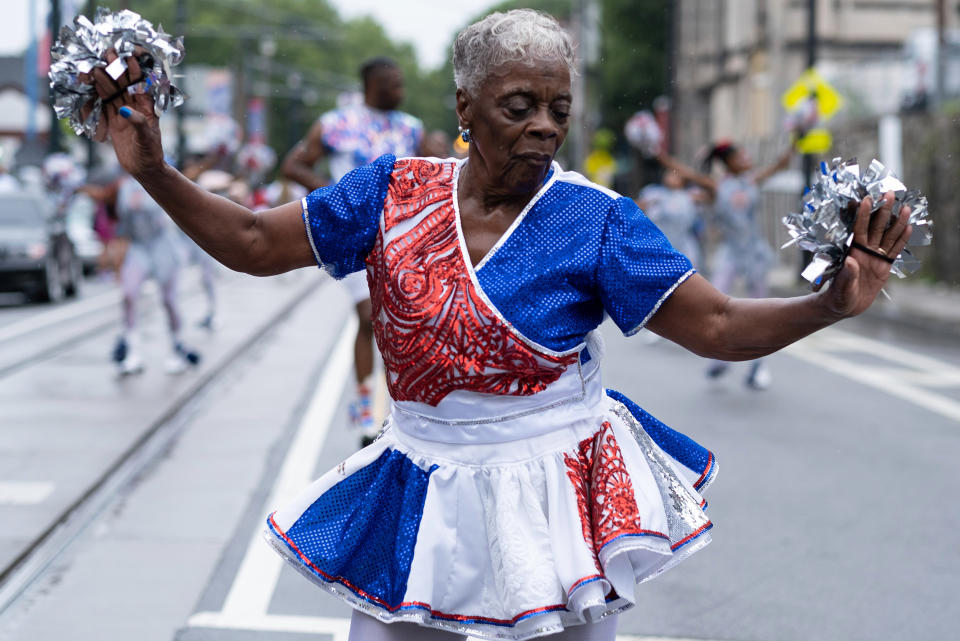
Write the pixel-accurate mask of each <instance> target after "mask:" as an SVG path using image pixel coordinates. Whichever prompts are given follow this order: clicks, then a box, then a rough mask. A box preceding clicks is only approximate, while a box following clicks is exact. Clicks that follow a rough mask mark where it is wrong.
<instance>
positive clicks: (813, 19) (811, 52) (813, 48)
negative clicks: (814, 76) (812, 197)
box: [803, 0, 817, 185]
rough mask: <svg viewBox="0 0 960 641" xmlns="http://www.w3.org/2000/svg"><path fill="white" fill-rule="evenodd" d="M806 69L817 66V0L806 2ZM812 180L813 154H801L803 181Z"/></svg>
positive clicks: (807, 182)
mask: <svg viewBox="0 0 960 641" xmlns="http://www.w3.org/2000/svg"><path fill="white" fill-rule="evenodd" d="M807 7H808V9H807V69H813V68H814V66H816V64H817V0H807ZM812 180H813V154H803V181H804V184H805V185H809V184H810V183H811V181H812Z"/></svg>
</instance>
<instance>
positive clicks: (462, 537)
mask: <svg viewBox="0 0 960 641" xmlns="http://www.w3.org/2000/svg"><path fill="white" fill-rule="evenodd" d="M388 450H393V451H395V452H398V453H402V454H403V455H404V456H405V457H406V458H407V459H408V460H409V461H410V462H412V464H413V465H416V467H417V468H419V469H420V470H424V471H427V470H429V471H430V476H429V483H428V485H427V490H426V496H425V499H424V502H423V509H422V512H421V516H420V519H421V520H420V523H419V529H418V531H417V533H416V541H415V545H414V547H413V552H412V562H411V564H410V569H409V573H408V575H407V577H405V581H404V584H405V589H404V591H403V598H402V600H400V601H399V602H395V603H387V602H385V601H384V600H383V599H379V598H377V597H375V596H372V594H371V593H370V592H368V591H366V590H364V587H363V586H357V585H354V584H352V583H351V581H350V580H348V579H345V578H343V577H341V576H334V575H332V574H328V573H326V572H324V571H323V570H322V569H321V568H320V567H319V566H318V565H316V564H315V563H314V562H313V561H312V560H311V559H310V558H309V557H308V555H307V554H304V552H302V551H301V550H300V549H299V548H298V547H297V544H296V542H295V541H294V540H292V539H291V538H290V537H288V536H287V531H288V530H289V529H290V527H291V526H292V525H294V523H296V522H297V521H298V519H299V518H300V515H301V514H302V513H303V512H304V511H305V510H306V509H307V508H309V507H310V506H311V505H313V503H314V502H315V501H316V500H317V499H318V497H320V496H322V495H323V494H324V493H325V492H327V491H328V490H330V489H331V488H332V487H334V486H335V485H336V484H337V483H339V482H340V481H342V480H344V479H346V478H348V477H350V476H351V475H352V474H354V473H355V472H357V471H358V470H360V469H362V468H364V467H365V466H367V465H369V464H371V462H373V461H374V460H376V459H377V458H378V457H380V456H381V455H382V454H383V453H384V452H387V451H388ZM531 452H532V453H535V455H529V454H530V453H531ZM441 453H442V454H443V456H440V454H441ZM491 459H499V460H491ZM478 460H479V461H480V462H481V463H480V464H477V463H472V464H471V463H469V461H478ZM585 475H586V476H589V478H587V479H584V478H583V476H585ZM398 491H399V490H398ZM367 500H369V497H368V498H367ZM704 505H705V502H704V501H703V500H702V498H701V497H700V495H699V494H698V493H697V492H696V491H695V490H694V489H693V488H692V486H691V484H690V482H689V481H688V480H687V479H685V478H684V477H683V476H682V475H681V474H680V473H679V472H678V470H677V468H676V466H674V464H673V462H672V460H671V459H669V458H668V457H667V456H666V455H665V454H664V453H663V451H662V450H660V449H659V447H657V446H656V444H655V443H654V442H653V441H652V439H650V437H649V436H648V435H647V434H646V432H645V431H644V430H643V428H642V427H641V426H640V425H639V423H637V421H636V420H635V419H634V418H633V416H632V415H631V414H630V412H629V410H627V409H626V408H625V407H624V406H623V405H621V404H619V403H617V402H614V401H610V402H609V403H608V404H607V406H606V407H605V408H604V411H602V412H601V413H600V415H595V416H594V417H593V418H592V419H591V420H589V421H582V422H580V423H579V424H576V425H568V426H566V427H564V428H562V429H559V430H558V431H557V432H555V433H553V434H546V435H538V436H536V437H531V438H528V439H523V440H521V441H516V442H511V443H499V444H489V445H464V446H450V445H449V444H436V443H429V442H423V441H419V440H418V439H415V438H412V437H409V436H408V435H405V434H396V433H392V431H391V430H388V431H387V432H386V434H385V435H384V437H382V438H381V439H380V440H379V441H377V442H376V443H374V444H373V445H372V446H370V447H368V448H366V449H364V450H362V451H361V452H358V453H357V454H355V455H354V456H352V457H350V458H349V459H347V460H346V461H345V462H344V463H342V464H341V465H340V466H338V468H337V469H336V470H333V471H331V472H330V473H328V474H327V475H325V476H324V477H322V478H321V479H319V480H318V481H316V482H315V483H314V484H313V485H312V486H311V487H310V488H308V489H307V490H306V491H305V492H304V493H303V494H301V496H300V497H299V498H298V499H297V500H295V501H293V502H292V503H291V504H290V505H288V506H286V507H285V508H284V509H282V510H280V511H278V512H277V513H274V514H273V515H271V517H270V519H269V520H268V530H267V532H266V535H267V539H268V541H269V542H270V543H271V545H272V546H273V547H274V548H275V549H276V550H277V551H278V552H280V553H281V554H282V555H283V557H284V558H285V559H286V560H287V561H289V562H290V563H292V564H293V565H294V567H296V568H297V569H298V570H299V571H300V572H301V573H302V574H304V575H305V576H306V577H307V578H309V579H310V580H311V581H313V582H314V583H315V584H317V585H319V586H321V587H322V588H324V589H325V590H327V591H328V592H331V593H333V594H335V595H336V596H338V597H339V598H341V599H342V600H344V601H345V602H347V603H349V604H350V605H351V607H353V608H355V609H357V610H360V611H362V612H364V613H366V614H369V615H371V616H375V617H376V618H377V619H379V620H381V621H385V622H394V621H409V622H416V623H419V624H421V625H425V626H429V627H433V628H439V629H443V630H449V631H452V632H457V633H459V634H469V635H472V636H474V637H478V638H482V639H512V640H515V641H520V640H523V639H529V638H534V637H539V636H544V635H549V634H554V633H556V632H559V631H561V630H562V629H564V628H565V627H569V626H573V625H579V624H583V623H587V622H593V621H597V620H599V619H601V618H603V617H605V616H609V615H610V614H614V613H617V612H620V611H622V610H625V609H627V608H629V607H631V606H632V605H633V603H634V588H635V586H636V584H638V583H641V582H644V581H647V580H649V579H651V578H653V577H654V576H657V575H658V574H660V573H662V572H664V571H666V570H667V569H669V568H671V567H673V566H674V565H677V564H678V563H680V562H681V561H683V560H684V559H686V558H687V557H689V556H690V555H691V554H693V553H694V552H696V551H698V550H700V549H701V548H703V547H704V546H705V545H707V544H708V543H709V541H710V536H709V533H708V530H709V529H710V527H711V526H712V524H711V523H710V521H709V519H708V518H707V517H706V515H705V514H704V512H703V506H704ZM611 506H612V507H611ZM623 506H626V507H625V508H624V507H623ZM618 510H619V511H618ZM627 517H629V518H627ZM641 524H642V528H641V527H640V526H641ZM325 534H327V535H329V536H332V537H334V538H336V533H335V532H334V533H330V532H327V533H325ZM597 548H599V549H597ZM358 549H359V551H360V553H361V554H362V549H363V548H362V544H361V545H360V547H359V548H358ZM318 563H320V564H321V565H322V563H323V562H322V561H318Z"/></svg>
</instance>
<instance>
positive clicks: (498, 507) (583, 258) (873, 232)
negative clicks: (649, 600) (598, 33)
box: [95, 10, 910, 641]
mask: <svg viewBox="0 0 960 641" xmlns="http://www.w3.org/2000/svg"><path fill="white" fill-rule="evenodd" d="M573 55H574V54H573V46H572V45H571V42H570V40H569V38H568V36H567V35H566V34H565V33H564V31H563V30H562V29H561V28H560V26H559V25H558V24H557V22H556V21H555V20H553V19H552V18H550V17H548V16H546V15H544V14H541V13H537V12H533V11H526V10H520V11H511V12H509V13H505V14H502V13H495V14H492V15H489V16H487V17H486V18H484V19H483V20H481V21H479V22H477V23H476V24H473V25H471V26H469V27H467V28H466V29H465V30H464V31H463V32H462V33H461V34H459V36H458V37H457V39H456V43H455V45H454V67H455V75H456V82H457V108H456V111H457V117H458V119H459V121H460V127H461V130H462V135H463V137H464V138H465V139H468V140H470V141H471V145H470V151H469V155H468V157H467V158H466V159H464V160H460V161H457V160H454V159H447V160H441V159H437V158H394V157H393V156H389V155H388V156H383V157H381V158H379V159H377V160H376V161H375V162H373V163H372V164H370V165H367V166H364V167H361V168H359V169H356V170H354V171H353V172H351V173H349V174H347V175H346V176H345V177H344V178H343V179H342V180H341V181H340V182H339V183H337V184H336V185H334V186H331V187H324V188H321V189H318V190H317V191H314V192H313V193H311V194H310V195H308V196H307V197H306V198H305V199H303V201H302V202H297V203H290V204H288V205H284V206H281V207H278V208H276V209H274V210H270V211H266V212H261V213H259V214H256V215H255V214H253V213H251V212H250V211H248V210H247V209H245V208H243V207H241V206H239V205H236V204H234V203H231V202H230V201H227V200H225V199H222V198H218V197H216V196H213V195H211V194H208V193H205V192H204V191H202V190H201V189H199V188H198V187H197V186H196V185H194V184H193V183H192V182H190V181H189V180H187V179H186V178H184V177H183V176H181V175H180V174H178V173H177V172H176V171H175V170H174V169H173V168H171V167H170V166H169V165H167V164H165V163H164V161H163V152H162V149H161V142H160V136H159V128H158V126H157V121H156V118H155V117H154V116H153V112H152V110H151V105H150V102H149V99H148V98H145V97H143V96H134V95H128V94H125V93H124V94H122V95H121V96H120V97H119V98H118V99H117V100H116V101H114V102H112V103H111V104H110V105H108V107H107V109H106V118H107V120H108V122H107V125H108V129H109V133H110V136H111V138H112V141H113V145H114V147H115V149H116V153H117V156H118V158H119V159H120V162H121V163H122V164H123V166H124V167H125V168H126V169H127V170H128V171H129V172H130V173H131V174H132V175H134V176H135V177H137V179H138V180H140V181H141V182H142V183H143V185H144V186H145V187H146V188H147V190H148V191H149V192H150V194H151V195H153V197H154V198H156V200H157V201H158V202H159V203H161V204H162V206H163V207H164V209H166V211H167V212H168V213H169V214H170V216H171V217H172V218H173V219H174V220H175V221H176V222H177V223H178V224H179V225H180V226H181V227H183V229H185V230H186V232H187V233H188V234H189V235H190V236H191V237H193V238H194V239H195V240H196V241H197V242H198V243H199V244H200V245H201V246H202V247H204V248H205V249H206V250H207V251H208V252H209V253H210V254H211V255H213V256H214V257H216V258H217V259H219V260H220V261H221V262H223V263H224V264H225V265H227V266H228V267H231V268H233V269H236V270H240V271H245V272H249V273H252V274H261V275H266V274H276V273H279V272H283V271H287V270H290V269H295V268H299V267H304V266H307V265H313V264H319V265H320V266H321V267H322V268H323V269H325V270H327V271H328V272H329V273H330V274H332V275H333V276H334V277H337V278H342V277H343V276H346V275H347V274H350V273H352V272H356V271H359V270H363V269H366V271H367V277H368V279H369V285H370V292H371V296H372V303H373V322H374V328H375V333H376V338H377V342H378V344H379V347H380V351H381V352H382V353H383V358H384V361H385V365H386V370H387V376H388V383H389V389H390V393H391V396H392V399H393V405H392V409H391V412H390V415H389V417H388V419H387V421H386V423H385V429H384V431H383V433H382V435H381V437H380V438H379V439H378V440H377V441H376V442H374V443H373V444H372V445H370V446H368V447H366V448H365V449H363V450H361V451H360V452H358V453H356V454H354V455H353V456H351V457H350V458H348V459H347V460H345V461H344V462H343V463H341V464H340V465H339V466H337V467H336V469H333V470H331V471H330V472H328V473H327V474H325V475H323V476H322V477H321V478H320V479H319V480H317V481H316V482H314V483H313V484H312V485H311V486H310V487H308V488H306V489H305V490H304V491H303V492H302V493H301V494H300V496H299V497H297V498H296V499H295V500H294V501H292V502H291V503H289V504H288V505H284V506H279V508H278V509H277V511H275V512H273V513H272V514H270V516H269V517H268V518H267V528H266V535H267V537H268V539H269V540H270V542H271V543H272V545H273V546H274V547H275V548H276V549H277V551H279V552H280V554H282V555H283V556H284V557H285V558H286V559H287V560H289V561H290V562H291V563H292V564H293V565H294V566H296V567H297V568H298V569H299V570H300V571H301V572H302V573H303V574H304V575H305V576H306V577H308V578H309V579H311V580H312V581H313V582H314V583H316V584H317V585H319V586H321V587H322V588H324V589H325V590H327V591H328V592H330V593H332V594H334V595H336V596H337V597H339V598H340V599H342V600H344V601H345V602H347V603H348V604H350V605H351V606H352V607H353V608H354V609H355V612H354V616H353V620H352V628H351V636H350V638H351V639H354V640H359V639H363V640H364V641H371V640H377V639H438V640H439V639H458V638H461V639H462V638H463V637H464V635H472V636H474V637H478V638H486V639H527V638H531V637H537V636H544V635H552V634H556V635H557V637H556V638H558V639H567V640H570V639H608V640H609V639H613V638H614V636H615V633H616V613H617V612H620V611H621V610H624V609H626V608H628V607H630V606H631V605H632V604H633V603H634V587H635V584H636V583H638V582H641V581H645V580H647V579H650V578H651V577H653V576H655V575H657V574H658V573H660V572H662V571H664V570H665V569H667V568H669V567H671V566H673V565H675V564H677V563H678V562H680V561H681V560H683V559H684V558H686V557H687V556H689V555H690V554H692V553H693V552H694V551H696V550H699V549H700V548H702V547H703V546H704V545H705V544H706V543H707V541H708V540H709V534H708V532H709V530H710V527H711V523H710V520H709V519H708V518H707V516H706V514H705V513H704V511H703V507H704V506H705V501H704V500H703V499H702V497H701V495H700V491H701V490H702V489H703V488H704V486H705V485H706V484H707V483H708V482H709V481H710V480H711V479H712V478H713V475H714V473H715V470H716V464H715V461H714V458H713V455H712V454H711V453H710V452H708V451H707V450H705V449H703V448H701V447H700V446H699V445H697V444H696V443H694V442H692V441H691V440H690V439H688V438H686V437H685V436H683V435H682V434H679V433H677V432H674V431H672V430H670V429H669V428H667V427H666V426H664V425H663V424H662V423H660V422H658V421H657V420H656V419H654V418H653V417H652V416H650V415H649V414H647V413H646V412H644V411H643V410H642V409H641V408H640V407H638V406H637V405H635V404H634V403H633V402H631V401H630V400H629V399H627V398H625V397H623V396H622V395H620V394H618V393H616V392H612V391H606V390H605V389H604V388H603V385H602V384H601V374H600V360H601V357H602V349H601V346H600V343H599V340H598V339H597V338H596V333H595V330H596V329H597V327H598V325H599V324H600V322H601V321H602V320H603V318H604V316H605V315H609V316H610V317H611V318H612V319H613V321H614V322H615V323H616V324H617V325H618V326H619V327H620V328H621V329H622V330H623V331H624V332H625V333H627V334H633V333H635V332H637V331H638V330H640V329H641V328H643V327H647V328H649V329H650V330H652V331H654V332H656V333H658V334H660V335H661V336H663V337H665V338H668V339H670V340H672V341H675V342H676V343H678V344H680V345H682V346H684V347H686V348H688V349H689V350H691V351H693V352H695V353H697V354H700V355H702V356H707V357H711V358H722V359H725V360H744V359H753V358H757V357H759V356H763V355H765V354H769V353H771V352H773V351H775V350H777V349H780V348H781V347H784V346H785V345H788V344H789V343H791V342H793V341H796V340H798V339H800V338H802V337H804V336H806V335H808V334H810V333H811V332H814V331H816V330H818V329H820V328H823V327H825V326H827V325H830V324H831V323H833V322H835V321H837V320H840V319H842V318H845V317H848V316H852V315H855V314H857V313H859V312H861V311H863V310H864V309H866V308H867V307H868V306H869V305H870V303H871V302H872V301H873V299H874V297H875V296H876V295H877V293H878V292H879V291H880V289H881V287H882V286H883V284H884V283H885V282H886V279H887V277H888V268H889V265H888V264H887V263H886V262H885V261H883V260H882V259H880V258H876V257H875V256H872V255H868V254H865V253H860V252H859V251H854V252H853V253H852V254H851V255H850V256H849V257H848V258H847V259H846V263H845V265H844V268H843V270H842V271H841V272H840V273H839V274H838V275H837V277H836V278H835V279H834V282H833V283H832V284H831V286H830V287H829V288H827V289H825V290H822V291H820V292H817V293H814V294H811V295H808V296H805V297H799V298H793V299H782V300H774V299H763V300H737V299H733V298H730V297H728V296H726V295H724V294H721V293H720V292H718V291H717V290H715V289H714V288H713V287H712V286H711V285H710V284H709V283H707V281H706V280H704V279H703V278H702V277H700V276H699V275H697V274H696V273H695V272H694V270H693V269H692V268H691V265H690V262H689V261H688V260H687V259H686V258H685V257H684V256H683V255H682V254H680V253H678V252H676V251H675V250H674V249H673V248H672V247H671V246H670V244H669V243H668V242H667V240H666V238H665V237H664V236H663V234H661V233H660V231H658V230H657V228H656V227H655V226H654V225H653V224H652V223H651V222H650V221H649V220H648V219H647V218H646V217H645V216H644V215H643V213H642V212H641V211H640V209H639V208H638V207H637V206H636V205H635V204H634V202H633V201H632V200H631V199H629V198H623V197H621V196H619V195H618V194H616V193H613V192H611V191H609V190H608V189H605V188H603V187H599V186H597V185H594V184H592V183H590V182H589V181H587V180H586V179H584V178H583V177H582V176H580V175H579V174H576V173H571V172H566V171H563V170H562V169H561V168H560V167H559V166H558V165H557V164H556V163H555V162H554V160H553V159H554V156H555V155H556V153H557V150H558V149H559V148H560V146H561V145H562V144H563V141H564V137H565V136H566V134H567V128H568V126H569V118H570V110H571V106H572V105H571V91H570V85H571V78H572V76H573V69H574V60H573ZM134 65H135V62H134V61H133V59H131V62H130V66H131V68H132V70H131V71H130V73H132V74H134V76H136V75H137V69H135V68H133V67H134ZM95 79H96V83H97V89H98V92H99V93H100V95H102V96H107V97H109V96H113V95H115V87H114V85H113V82H112V80H111V79H110V78H109V77H108V76H106V75H105V74H102V73H101V72H99V71H98V72H97V73H96V76H95ZM890 203H891V195H889V194H888V195H887V197H886V199H885V203H884V206H883V207H882V208H881V209H880V210H879V213H878V214H877V215H875V216H873V217H872V218H871V216H870V207H871V203H870V202H864V203H863V204H862V205H861V206H860V208H859V210H858V219H857V223H856V234H857V239H858V242H859V243H861V244H863V245H865V246H867V247H870V248H882V249H883V250H884V251H885V252H886V253H887V254H889V255H896V254H898V253H899V252H900V251H901V249H902V248H903V246H904V243H905V242H906V239H907V237H908V236H909V234H910V229H909V226H908V225H907V222H906V221H907V215H908V212H907V211H903V212H901V214H900V216H899V217H898V219H897V220H896V222H895V224H893V225H892V226H890V227H889V228H885V222H886V220H888V219H889V216H890V214H891V204H890ZM387 624H390V625H387ZM417 624H419V625H417ZM421 626H426V628H431V629H426V628H424V627H421Z"/></svg>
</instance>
